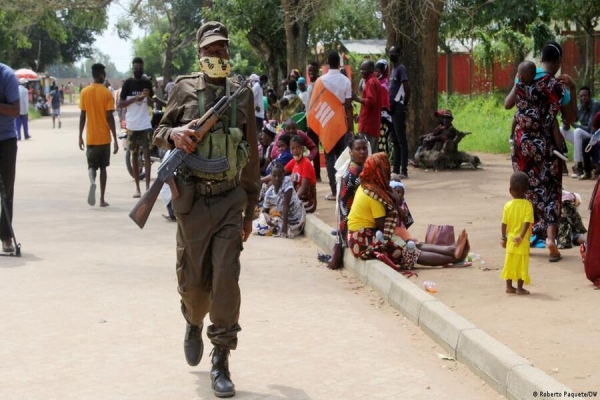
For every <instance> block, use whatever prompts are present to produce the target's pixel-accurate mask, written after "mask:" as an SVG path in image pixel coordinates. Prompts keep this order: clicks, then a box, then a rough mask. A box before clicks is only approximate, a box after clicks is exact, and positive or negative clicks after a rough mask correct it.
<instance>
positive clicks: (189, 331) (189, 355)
mask: <svg viewBox="0 0 600 400" xmlns="http://www.w3.org/2000/svg"><path fill="white" fill-rule="evenodd" d="M183 352H184V353H185V360H186V361H187V363H188V364H189V365H191V366H192V367H195V366H196V365H198V364H199V363H200V360H202V353H203V352H204V344H203V343H202V325H200V326H198V325H191V324H190V323H189V322H188V323H186V327H185V338H184V339H183Z"/></svg>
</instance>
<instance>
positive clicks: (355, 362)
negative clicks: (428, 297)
mask: <svg viewBox="0 0 600 400" xmlns="http://www.w3.org/2000/svg"><path fill="white" fill-rule="evenodd" d="M77 124H78V110H77V109H76V108H75V107H74V106H64V107H63V125H62V126H63V127H62V129H60V130H59V129H52V128H51V125H52V124H51V120H50V119H48V118H43V119H40V120H36V121H33V122H32V123H31V124H30V126H31V134H32V136H33V138H32V139H31V140H30V141H27V142H21V143H20V144H19V155H18V166H17V186H16V205H15V230H16V234H17V238H18V239H19V241H20V242H21V243H22V251H23V257H22V258H14V257H11V258H8V257H2V258H0V315H1V321H2V322H1V324H0V338H1V341H2V345H1V346H0V382H1V384H0V398H1V399H196V398H200V399H204V398H207V399H210V398H213V395H212V391H211V390H210V384H209V373H208V371H209V369H210V367H209V361H208V352H209V351H210V345H207V349H206V351H205V359H203V360H202V362H201V364H200V365H199V366H198V367H195V368H191V367H189V366H188V365H187V364H186V363H185V361H184V358H183V353H182V339H183V333H184V322H183V318H182V317H181V315H180V311H179V306H178V294H177V292H176V280H175V271H174V231H175V225H174V224H172V223H169V222H167V221H165V220H164V219H162V218H161V217H160V212H161V211H162V209H163V207H162V206H161V205H160V204H157V207H156V209H155V211H154V213H153V214H152V215H151V217H150V220H149V221H148V224H147V226H146V228H145V229H144V230H143V231H140V230H139V229H138V228H137V226H135V225H134V224H133V223H132V222H131V221H130V220H129V219H128V218H127V213H128V212H129V210H130V209H131V207H132V206H133V204H134V199H132V198H131V196H132V194H133V192H134V185H133V181H132V179H131V178H130V177H129V176H128V175H127V172H126V170H125V166H124V161H123V154H122V153H119V154H118V155H117V156H113V159H112V163H113V164H112V166H111V167H110V168H109V173H108V174H109V175H108V190H107V196H106V200H107V201H108V202H109V203H110V207H108V208H99V207H97V206H96V207H90V206H88V205H87V203H86V199H87V190H88V180H87V179H88V178H87V172H86V168H87V167H86V161H85V155H84V153H83V152H82V151H80V150H79V149H78V147H77ZM316 253H317V249H316V247H315V246H314V245H313V244H312V243H311V242H310V241H308V240H307V239H304V238H301V239H296V240H293V241H292V240H285V239H276V238H260V237H252V238H251V240H250V241H249V242H248V243H247V244H246V249H245V251H244V253H243V264H242V276H241V285H242V295H243V300H242V314H241V315H242V316H241V321H240V324H241V325H242V327H243V331H242V332H241V334H240V340H239V348H238V350H237V351H235V352H233V354H232V358H231V361H230V362H231V370H232V376H233V380H234V382H235V383H236V385H237V390H238V396H237V398H244V399H371V398H386V399H478V400H482V399H497V398H500V396H499V395H498V394H496V393H495V392H494V391H492V390H491V389H490V388H489V387H487V386H486V385H485V384H483V382H482V381H481V380H480V379H479V378H477V377H476V376H474V375H473V374H472V373H471V372H470V371H469V370H468V369H466V368H465V367H464V366H462V365H460V364H457V363H455V362H453V361H444V360H441V359H440V358H439V357H438V353H443V351H442V350H441V349H440V348H439V347H438V346H437V345H435V343H434V342H432V341H431V340H430V339H429V338H428V337H427V336H426V335H425V334H424V333H422V332H421V331H420V330H419V328H418V327H416V326H414V325H413V324H412V323H411V322H409V321H407V320H406V319H404V318H403V317H402V316H401V315H398V314H397V312H395V310H393V309H391V308H390V307H388V306H387V305H386V304H384V303H383V302H382V301H381V299H380V298H379V297H378V296H377V295H376V294H374V293H373V292H372V291H370V290H369V289H368V288H365V287H363V285H362V284H361V283H360V282H357V281H356V280H355V279H354V278H353V277H352V276H351V275H349V274H347V273H345V272H332V271H328V270H327V269H325V268H324V267H323V265H322V264H320V263H318V262H317V261H316Z"/></svg>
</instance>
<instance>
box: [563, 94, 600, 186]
mask: <svg viewBox="0 0 600 400" xmlns="http://www.w3.org/2000/svg"><path fill="white" fill-rule="evenodd" d="M599 111H600V103H599V102H597V101H596V100H592V99H591V91H590V88H589V87H587V86H582V87H581V88H580V89H579V105H578V106H577V121H578V122H576V123H575V124H573V127H574V128H575V130H571V129H569V126H562V127H561V128H560V131H561V133H562V134H563V136H564V137H565V139H566V140H568V141H569V142H571V143H573V146H574V148H575V150H574V153H573V161H575V165H574V166H573V175H571V177H572V178H580V179H589V178H590V170H589V169H587V170H586V169H585V168H584V164H583V163H584V152H583V149H584V148H585V144H584V142H585V141H587V140H589V139H590V137H591V136H592V133H594V130H592V119H593V118H594V115H596V113H598V112H599Z"/></svg>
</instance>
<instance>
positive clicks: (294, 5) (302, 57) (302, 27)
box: [281, 0, 332, 71]
mask: <svg viewBox="0 0 600 400" xmlns="http://www.w3.org/2000/svg"><path fill="white" fill-rule="evenodd" d="M331 4H332V3H331V2H330V1H328V0H281V5H282V6H283V17H284V18H283V23H284V27H285V45H286V56H287V71H290V70H291V69H292V68H299V69H301V70H302V69H304V68H303V67H304V66H305V65H306V56H307V54H308V34H309V32H310V27H311V23H312V21H313V20H314V19H315V18H316V17H317V16H318V15H319V14H321V13H323V12H325V11H326V10H327V9H328V7H331Z"/></svg>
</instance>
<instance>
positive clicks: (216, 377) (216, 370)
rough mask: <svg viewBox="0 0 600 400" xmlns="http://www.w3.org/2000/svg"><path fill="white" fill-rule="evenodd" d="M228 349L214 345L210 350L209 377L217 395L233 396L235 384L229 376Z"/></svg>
mask: <svg viewBox="0 0 600 400" xmlns="http://www.w3.org/2000/svg"><path fill="white" fill-rule="evenodd" d="M228 359H229V349H226V348H224V347H219V346H215V348H214V349H213V351H212V368H211V370H210V377H211V379H212V388H213V391H214V392H215V396H217V397H233V396H235V385H234V384H233V382H232V381H231V379H230V378H229V375H230V374H229V360H228Z"/></svg>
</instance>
